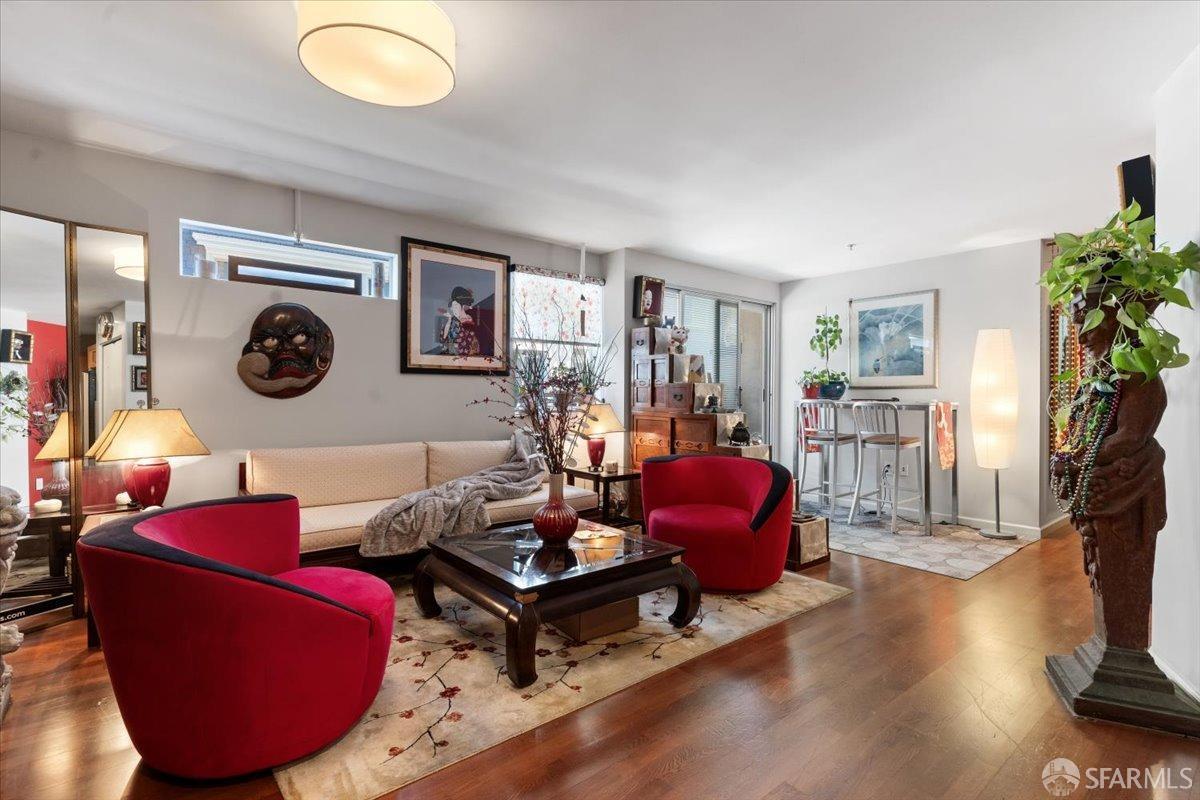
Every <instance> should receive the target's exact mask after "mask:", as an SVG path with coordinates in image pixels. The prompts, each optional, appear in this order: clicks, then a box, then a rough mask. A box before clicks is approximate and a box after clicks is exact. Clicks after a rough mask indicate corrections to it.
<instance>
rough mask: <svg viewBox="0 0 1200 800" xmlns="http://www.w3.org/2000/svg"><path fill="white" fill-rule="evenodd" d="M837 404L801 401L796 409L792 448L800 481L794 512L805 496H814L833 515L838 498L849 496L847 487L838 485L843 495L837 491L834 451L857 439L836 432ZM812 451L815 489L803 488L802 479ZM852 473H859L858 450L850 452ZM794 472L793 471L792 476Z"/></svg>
mask: <svg viewBox="0 0 1200 800" xmlns="http://www.w3.org/2000/svg"><path fill="white" fill-rule="evenodd" d="M837 410H838V409H837V403H835V402H834V401H832V400H814V399H806V400H801V401H800V402H799V403H798V404H797V407H796V438H797V439H798V440H799V444H798V446H797V448H796V455H795V459H794V461H795V462H799V463H798V464H796V465H795V466H798V467H799V471H800V480H798V481H797V482H796V509H797V510H799V508H800V503H801V501H802V500H803V498H804V495H806V494H816V495H818V496H819V497H820V498H821V502H827V503H828V504H829V512H830V514H832V513H833V508H834V506H836V505H837V501H838V499H839V498H842V497H849V496H850V495H852V494H853V492H852V491H849V489H850V486H849V484H842V486H844V487H846V489H847V491H844V492H839V491H838V481H837V478H838V471H837V469H838V450H839V449H840V448H841V447H843V446H844V445H854V443H855V442H856V441H857V437H856V436H855V435H854V434H853V433H850V432H848V431H847V432H842V431H841V430H839V428H838V413H837ZM810 448H815V449H816V452H817V453H818V455H819V459H820V460H819V466H818V469H819V471H818V480H817V485H816V486H815V487H806V486H805V479H806V477H807V474H808V455H809V449H810ZM826 452H828V454H829V469H828V471H826V469H825V467H826V463H825V455H826ZM854 460H855V471H856V472H857V471H858V469H859V464H858V448H854ZM794 471H795V468H793V472H794Z"/></svg>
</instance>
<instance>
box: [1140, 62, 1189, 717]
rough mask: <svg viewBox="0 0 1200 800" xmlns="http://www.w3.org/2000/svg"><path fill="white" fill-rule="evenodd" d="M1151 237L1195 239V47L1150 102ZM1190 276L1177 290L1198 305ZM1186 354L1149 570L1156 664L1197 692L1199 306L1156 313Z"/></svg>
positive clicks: (1165, 423)
mask: <svg viewBox="0 0 1200 800" xmlns="http://www.w3.org/2000/svg"><path fill="white" fill-rule="evenodd" d="M1154 114H1155V151H1156V152H1155V159H1156V166H1157V171H1156V177H1157V186H1156V193H1157V207H1156V209H1155V211H1156V217H1157V220H1158V241H1159V242H1160V243H1162V244H1169V245H1171V246H1172V247H1173V248H1175V249H1178V248H1180V247H1182V246H1183V245H1184V244H1185V243H1186V242H1188V241H1193V242H1200V49H1197V50H1193V51H1192V54H1191V56H1189V57H1188V59H1187V60H1186V61H1185V62H1184V63H1183V64H1182V65H1181V66H1180V67H1179V69H1178V70H1177V71H1176V72H1175V74H1174V75H1172V76H1171V78H1170V79H1169V80H1168V81H1167V82H1166V83H1165V84H1164V85H1163V86H1162V88H1160V89H1159V91H1158V94H1157V95H1156V96H1155V99H1154ZM1198 284H1200V281H1197V280H1196V275H1195V273H1192V274H1190V275H1188V276H1187V277H1186V278H1185V279H1184V283H1183V289H1184V291H1186V292H1187V293H1188V297H1190V298H1191V301H1192V307H1193V308H1194V309H1200V285H1198ZM1157 316H1158V318H1159V320H1160V321H1161V322H1162V324H1163V325H1164V326H1166V328H1167V330H1169V331H1172V332H1173V333H1175V334H1176V335H1177V336H1179V338H1180V347H1181V348H1182V349H1183V351H1184V352H1185V353H1187V354H1188V355H1189V356H1191V363H1190V364H1189V365H1188V366H1186V367H1183V368H1182V369H1172V370H1167V371H1166V372H1165V373H1164V374H1163V382H1164V383H1165V384H1166V386H1167V397H1168V403H1169V404H1168V406H1167V412H1166V414H1164V415H1163V420H1162V424H1161V425H1159V428H1158V441H1159V442H1160V443H1161V444H1162V446H1163V447H1164V448H1165V449H1166V451H1167V463H1166V483H1167V526H1166V527H1165V528H1163V530H1162V533H1160V534H1159V535H1158V553H1157V558H1156V560H1155V570H1154V642H1153V646H1152V648H1151V649H1152V650H1153V652H1154V655H1155V656H1156V658H1157V659H1158V663H1159V665H1160V666H1161V667H1162V668H1163V669H1164V670H1165V671H1167V673H1168V674H1170V675H1171V677H1173V678H1175V680H1177V681H1179V682H1180V683H1181V684H1182V685H1183V686H1184V687H1185V688H1186V689H1187V690H1188V691H1189V692H1191V693H1192V695H1194V696H1196V697H1200V477H1198V476H1200V365H1198V364H1197V362H1200V311H1195V310H1189V309H1185V308H1180V307H1179V306H1167V307H1165V308H1163V309H1162V310H1161V311H1159V312H1158V314H1157Z"/></svg>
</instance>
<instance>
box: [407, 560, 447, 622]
mask: <svg viewBox="0 0 1200 800" xmlns="http://www.w3.org/2000/svg"><path fill="white" fill-rule="evenodd" d="M433 561H434V556H432V555H429V556H425V558H423V559H421V563H420V564H418V565H417V568H416V570H414V571H413V579H412V587H413V599H414V600H416V601H417V609H418V610H419V611H420V612H421V616H423V617H426V618H428V617H436V616H437V615H438V614H441V613H442V607H441V606H439V605H438V602H437V598H435V597H434V596H433V575H431V574H430V572H429V570H430V567H431V566H432V565H433Z"/></svg>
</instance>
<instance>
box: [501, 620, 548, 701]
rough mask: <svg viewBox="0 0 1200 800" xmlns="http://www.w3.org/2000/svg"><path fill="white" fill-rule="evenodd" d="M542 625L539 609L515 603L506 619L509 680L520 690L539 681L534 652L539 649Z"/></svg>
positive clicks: (506, 658) (506, 660)
mask: <svg viewBox="0 0 1200 800" xmlns="http://www.w3.org/2000/svg"><path fill="white" fill-rule="evenodd" d="M540 624H541V621H540V619H539V617H538V612H537V609H536V608H534V607H533V606H532V605H526V604H525V603H519V602H518V603H513V605H512V606H511V607H510V608H509V609H508V614H507V616H505V618H504V631H505V642H504V647H505V662H506V665H507V667H508V679H509V680H510V681H512V684H513V686H516V687H517V688H518V689H520V688H521V687H523V686H528V685H529V684H531V683H533V682H534V681H536V680H537V664H536V662H535V660H534V657H535V653H534V651H535V649H536V648H537V632H538V626H539V625H540Z"/></svg>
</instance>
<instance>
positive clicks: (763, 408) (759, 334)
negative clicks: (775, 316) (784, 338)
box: [737, 301, 771, 442]
mask: <svg viewBox="0 0 1200 800" xmlns="http://www.w3.org/2000/svg"><path fill="white" fill-rule="evenodd" d="M769 316H770V309H769V308H768V307H767V306H764V305H760V304H759V303H750V302H746V301H742V302H740V303H738V325H737V329H738V381H739V385H738V395H739V398H740V400H741V405H742V411H745V412H746V427H747V428H749V429H750V432H751V434H755V433H761V434H762V437H763V441H764V442H769V441H771V438H770V436H771V431H770V427H771V426H770V422H771V414H770V405H771V402H770V400H771V398H770V388H769V387H770V381H769V380H768V375H769V374H770V372H769V369H768V366H767V365H768V363H769V361H768V359H767V356H768V352H767V351H768V349H769V347H770V342H771V337H770V335H769V331H770V329H769V328H768V327H767V318H768V317H769Z"/></svg>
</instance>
